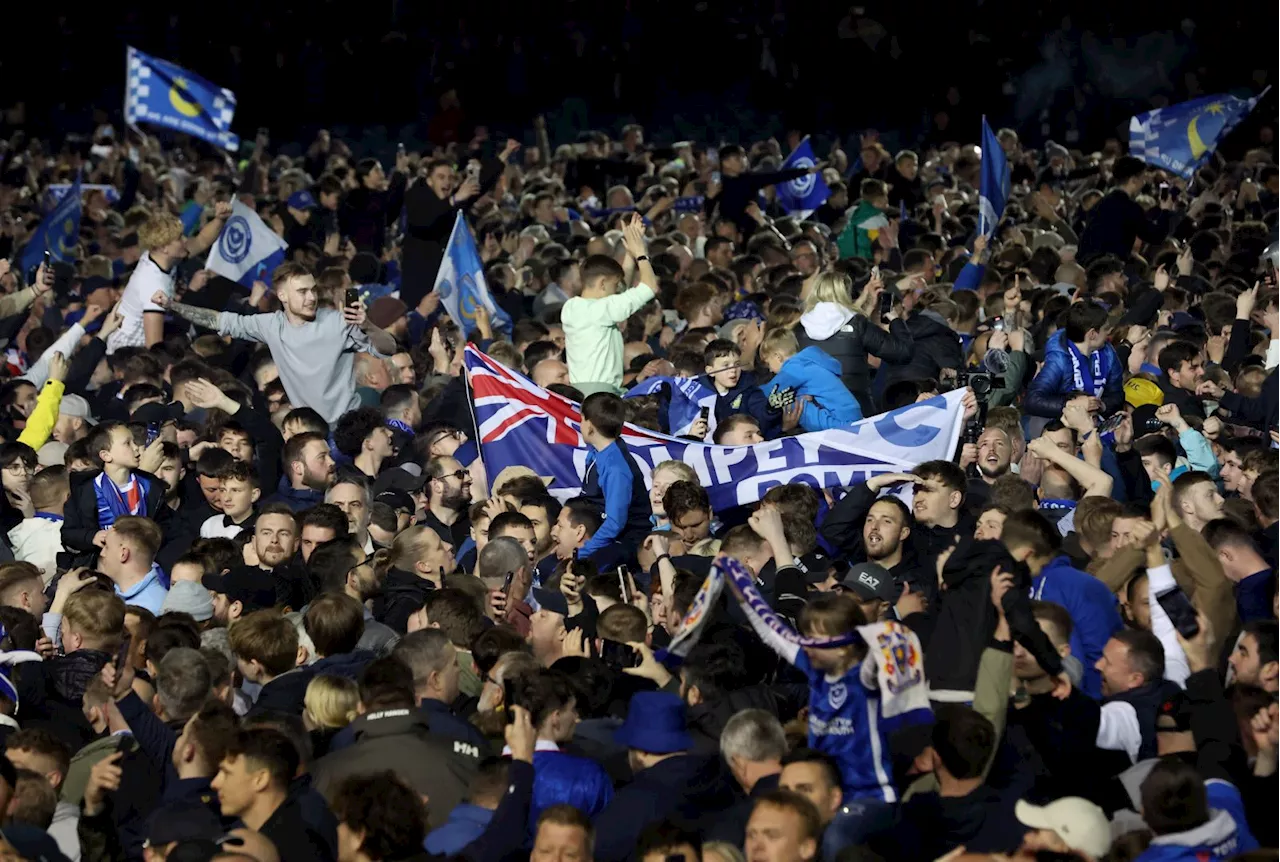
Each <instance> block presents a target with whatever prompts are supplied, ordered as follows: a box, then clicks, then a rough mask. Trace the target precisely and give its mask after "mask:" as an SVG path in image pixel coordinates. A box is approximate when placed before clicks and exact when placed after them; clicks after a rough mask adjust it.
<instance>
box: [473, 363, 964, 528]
mask: <svg viewBox="0 0 1280 862" xmlns="http://www.w3.org/2000/svg"><path fill="white" fill-rule="evenodd" d="M464 359H465V363H466V370H467V378H468V380H469V381H470V383H471V388H472V390H473V393H474V399H473V403H474V405H475V411H476V416H475V418H476V426H477V428H478V429H479V434H480V437H479V442H480V452H481V457H482V458H483V460H484V466H485V472H486V473H487V474H488V475H490V476H496V475H498V473H499V472H501V471H502V470H504V469H505V468H507V467H512V466H517V465H520V466H525V467H530V468H532V469H533V470H534V472H536V473H537V474H538V475H539V476H551V477H553V478H554V480H555V481H554V483H553V484H552V486H551V493H552V494H554V495H555V496H557V497H558V498H560V499H561V500H566V499H569V498H571V497H575V496H577V495H578V494H579V493H580V492H581V489H582V474H583V472H584V470H585V469H586V461H587V447H586V444H585V443H583V441H582V434H581V427H582V414H581V413H580V412H579V406H578V405H577V404H575V403H574V402H572V401H569V400H568V399H567V398H563V397H561V396H559V395H557V394H555V393H554V392H548V391H546V390H545V389H541V388H539V387H537V386H535V385H533V383H532V382H530V381H529V380H527V379H526V378H524V377H522V376H520V375H519V374H516V373H515V372H513V371H511V370H510V369H508V368H506V367H505V366H503V365H501V364H499V363H497V362H494V361H493V360H492V359H490V358H489V357H487V356H485V355H484V354H483V353H481V352H480V351H479V350H477V349H475V347H472V346H470V345H468V346H467V349H466V355H465V357H464ZM963 395H964V392H963V391H962V390H957V391H955V392H948V393H947V394H946V395H941V396H938V397H936V398H931V399H930V400H928V401H922V402H920V403H919V404H912V405H909V406H907V407H903V408H901V409H898V410H894V411H893V412H891V413H886V414H884V415H882V416H876V417H874V418H872V419H864V420H863V421H861V422H857V423H855V424H853V425H850V426H849V427H848V428H841V429H838V430H831V431H814V432H812V433H809V434H800V435H798V436H795V437H784V438H782V439H781V440H770V441H767V442H765V443H757V444H755V445H753V446H714V445H708V444H705V443H691V442H689V441H688V440H680V439H677V438H675V437H668V436H666V435H663V434H656V433H654V432H652V431H649V430H647V429H645V428H639V427H637V426H635V425H626V426H624V428H623V430H622V437H623V439H624V440H626V441H627V446H628V447H629V448H630V450H631V454H632V456H633V457H634V458H635V459H636V462H637V464H638V465H639V467H640V472H641V473H642V474H643V475H644V476H645V482H646V484H648V483H649V482H650V476H651V475H652V473H653V467H654V465H655V464H659V463H661V462H663V461H667V460H671V459H675V460H677V461H684V462H685V463H686V464H688V465H689V466H690V467H692V468H693V469H694V472H696V473H697V474H698V480H699V482H700V483H701V484H702V486H703V487H704V488H706V489H707V495H708V496H709V497H710V498H711V505H712V507H713V508H715V509H721V510H722V509H729V508H732V507H734V506H739V505H743V504H746V503H753V502H755V501H757V500H759V499H760V498H761V497H762V496H764V493H765V492H766V491H768V490H769V489H770V488H772V487H774V486H776V485H788V484H792V483H795V482H802V483H804V484H806V485H812V486H813V487H815V488H833V487H838V486H844V485H852V484H855V483H857V482H862V481H865V480H866V479H868V478H870V477H871V476H875V475H878V474H881V473H896V472H902V471H905V470H909V469H911V468H912V467H914V466H915V465H917V464H919V463H921V462H923V461H928V460H931V459H934V458H949V457H951V454H952V452H953V451H955V447H956V443H957V442H958V441H959V439H960V431H961V429H962V428H963V426H964V421H963V418H964V408H963V406H962V405H961V403H960V399H961V398H962V397H963Z"/></svg>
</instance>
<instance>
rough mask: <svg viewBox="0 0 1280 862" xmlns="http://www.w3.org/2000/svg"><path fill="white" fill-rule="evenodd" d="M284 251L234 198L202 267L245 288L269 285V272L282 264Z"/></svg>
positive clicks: (282, 243) (281, 242) (280, 242)
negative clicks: (228, 213)
mask: <svg viewBox="0 0 1280 862" xmlns="http://www.w3.org/2000/svg"><path fill="white" fill-rule="evenodd" d="M288 248H289V244H288V243H287V242H285V241H284V240H282V239H281V238H280V237H278V236H276V233H275V231H273V230H272V229H271V228H269V227H267V223H266V222H264V221H263V220H262V219H261V218H259V217H258V214H257V213H256V212H254V211H253V210H252V209H250V208H249V207H247V206H245V205H244V204H242V203H240V199H239V198H237V199H236V200H235V201H233V202H232V204H231V217H230V218H229V219H227V223H226V224H225V225H223V226H222V233H220V234H218V241H217V242H215V243H214V244H213V247H212V248H210V249H209V259H208V260H207V261H205V265H204V266H205V269H211V270H213V271H214V272H216V273H217V274H218V275H222V276H226V277H227V278H229V279H231V280H232V281H235V282H239V283H240V284H243V285H244V286H245V287H252V286H253V283H254V282H255V281H264V282H266V283H267V284H268V285H269V284H271V272H272V270H274V269H275V268H276V267H277V266H279V265H280V264H282V263H284V257H285V250H286V249H288Z"/></svg>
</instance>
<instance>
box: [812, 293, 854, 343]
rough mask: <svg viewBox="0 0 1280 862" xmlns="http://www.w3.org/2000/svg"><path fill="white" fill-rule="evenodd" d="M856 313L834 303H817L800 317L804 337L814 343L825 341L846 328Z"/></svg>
mask: <svg viewBox="0 0 1280 862" xmlns="http://www.w3.org/2000/svg"><path fill="white" fill-rule="evenodd" d="M856 314H857V312H855V311H853V310H851V309H848V308H845V307H844V306H843V305H840V304H839V303H836V302H819V303H818V304H817V305H815V306H814V307H813V309H812V310H810V311H806V312H805V313H804V314H803V315H801V316H800V325H801V326H803V327H804V332H805V335H807V336H809V337H810V338H811V339H813V340H814V341H826V340H827V339H828V338H830V337H831V336H833V335H835V334H836V333H837V332H839V331H840V330H842V329H844V328H845V327H847V326H848V324H849V321H850V320H853V318H854V316H855V315H856Z"/></svg>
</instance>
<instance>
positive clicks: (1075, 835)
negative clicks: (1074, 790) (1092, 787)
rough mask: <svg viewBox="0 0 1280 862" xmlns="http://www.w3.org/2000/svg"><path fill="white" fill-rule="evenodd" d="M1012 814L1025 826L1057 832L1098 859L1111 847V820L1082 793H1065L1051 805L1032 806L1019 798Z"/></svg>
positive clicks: (1071, 845)
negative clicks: (1080, 794)
mask: <svg viewBox="0 0 1280 862" xmlns="http://www.w3.org/2000/svg"><path fill="white" fill-rule="evenodd" d="M1013 813H1014V816H1016V817H1017V818H1018V822H1020V823H1021V824H1022V825H1023V826H1028V827H1030V828H1032V829H1047V830H1049V831H1050V832H1055V833H1057V835H1058V837H1059V838H1061V839H1062V840H1063V841H1064V842H1066V845H1067V846H1068V847H1070V848H1071V849H1072V850H1079V851H1080V852H1082V853H1087V854H1089V855H1090V856H1092V857H1094V858H1095V859H1100V858H1102V857H1103V856H1105V855H1107V851H1108V850H1110V849H1111V821H1109V820H1108V819H1107V814H1106V812H1105V811H1103V810H1102V809H1101V808H1099V807H1098V806H1097V805H1094V804H1093V803H1092V802H1090V801H1089V800H1087V799H1082V798H1080V797H1079V796H1064V797H1063V798H1061V799H1059V800H1057V801H1055V802H1050V803H1049V804H1048V805H1032V804H1031V803H1030V802H1025V801H1023V800H1021V799H1020V800H1018V804H1017V805H1015V806H1014V809H1013Z"/></svg>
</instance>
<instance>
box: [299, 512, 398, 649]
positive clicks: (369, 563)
mask: <svg viewBox="0 0 1280 862" xmlns="http://www.w3.org/2000/svg"><path fill="white" fill-rule="evenodd" d="M307 572H308V574H310V576H311V580H312V581H313V582H315V583H316V584H318V585H319V587H320V591H321V592H322V593H344V594H345V595H348V596H351V597H352V598H353V599H355V600H356V601H358V602H360V605H361V607H363V608H364V634H363V635H361V636H360V642H359V643H358V644H356V649H361V650H368V651H370V652H372V653H376V654H377V655H380V656H381V655H386V654H387V653H389V652H390V651H391V648H392V647H393V646H395V644H396V641H397V640H398V639H399V635H397V634H396V633H395V631H394V630H392V629H391V628H390V627H389V626H386V625H384V624H382V623H380V622H378V621H377V620H376V619H374V618H373V612H372V611H370V610H369V603H370V602H371V601H372V600H373V599H375V598H377V597H378V596H380V595H382V583H383V579H382V578H381V577H379V576H378V572H377V569H375V568H374V565H373V558H372V557H369V556H366V555H365V552H364V551H363V550H361V549H360V547H359V546H358V545H357V544H356V543H355V542H354V541H353V540H352V539H350V538H348V537H343V538H341V539H334V540H333V541H331V542H325V543H324V544H322V545H318V546H317V547H316V549H315V550H314V551H312V552H311V559H310V560H308V561H307Z"/></svg>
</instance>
